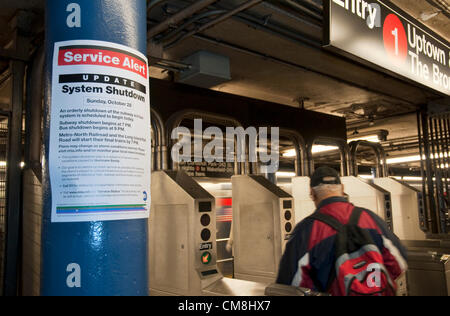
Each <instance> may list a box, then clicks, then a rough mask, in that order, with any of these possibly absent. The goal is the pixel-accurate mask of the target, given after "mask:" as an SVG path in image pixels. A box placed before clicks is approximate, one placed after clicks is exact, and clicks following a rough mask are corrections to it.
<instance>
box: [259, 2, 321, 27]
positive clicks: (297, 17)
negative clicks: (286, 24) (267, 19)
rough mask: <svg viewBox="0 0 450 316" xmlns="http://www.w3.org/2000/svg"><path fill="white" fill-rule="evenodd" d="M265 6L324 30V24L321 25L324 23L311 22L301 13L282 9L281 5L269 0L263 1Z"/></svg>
mask: <svg viewBox="0 0 450 316" xmlns="http://www.w3.org/2000/svg"><path fill="white" fill-rule="evenodd" d="M263 6H265V7H267V8H269V9H270V10H273V11H275V12H277V13H280V14H282V15H284V16H286V17H289V18H291V19H293V20H296V21H298V22H300V23H305V24H308V25H309V26H312V27H317V28H320V29H321V30H322V25H321V24H322V23H313V22H311V21H307V20H305V19H304V18H302V17H300V16H299V15H296V14H294V13H291V12H289V11H286V10H285V9H282V8H281V7H279V6H276V5H273V4H270V3H268V2H264V3H263Z"/></svg>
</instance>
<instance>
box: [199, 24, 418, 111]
mask: <svg viewBox="0 0 450 316" xmlns="http://www.w3.org/2000/svg"><path fill="white" fill-rule="evenodd" d="M274 33H275V32H274ZM277 35H278V36H280V37H282V38H288V37H287V36H285V35H283V34H280V33H278V34H277ZM193 37H195V38H198V39H201V40H203V41H205V42H208V43H212V44H214V45H218V46H222V47H226V48H229V49H232V50H235V51H239V52H242V53H245V54H247V55H251V56H254V57H258V58H262V59H264V60H270V61H272V62H274V63H277V64H280V65H284V66H288V67H292V68H295V69H300V70H303V71H310V72H313V73H315V74H317V75H320V76H323V77H326V78H329V79H332V80H334V81H336V82H340V83H345V84H348V85H350V86H352V87H356V88H359V89H364V90H367V91H370V92H374V93H377V94H380V95H384V96H387V97H390V98H392V99H394V100H400V101H402V102H405V103H408V104H411V102H410V101H408V100H404V99H403V98H401V97H398V96H394V95H391V94H389V93H386V92H384V91H381V90H378V89H373V88H371V87H370V86H364V85H362V84H359V83H356V82H353V81H349V80H345V79H343V78H339V77H337V76H335V75H333V74H329V73H325V72H322V71H319V70H316V69H313V68H310V67H308V66H303V65H300V64H297V63H293V62H290V61H287V60H282V59H280V58H277V57H274V56H271V55H267V54H264V53H260V52H257V51H254V50H252V49H250V48H246V47H242V46H239V45H237V44H233V43H230V42H226V41H224V40H221V39H217V38H212V37H209V36H206V35H203V34H195V35H193ZM288 39H289V40H291V41H293V42H295V43H298V44H300V45H306V43H304V42H301V41H298V40H296V39H294V38H288ZM414 113H415V112H414Z"/></svg>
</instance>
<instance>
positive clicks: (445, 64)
mask: <svg viewBox="0 0 450 316" xmlns="http://www.w3.org/2000/svg"><path fill="white" fill-rule="evenodd" d="M327 2H328V3H327V4H326V5H325V20H326V23H328V26H325V42H326V46H327V47H329V48H331V49H337V50H338V51H339V52H341V53H344V54H345V55H348V56H349V57H351V58H355V57H356V58H357V59H358V60H363V61H366V62H369V63H371V64H374V65H376V66H379V67H382V68H384V69H386V70H388V71H390V72H392V73H395V74H398V75H400V76H403V77H405V78H408V79H410V80H413V81H415V82H417V83H420V84H422V85H424V86H427V87H429V88H432V89H434V90H436V91H438V92H441V93H443V94H445V95H450V46H449V43H448V42H447V41H446V40H444V39H442V38H440V37H439V36H437V35H436V34H434V33H433V32H431V31H429V30H427V29H426V28H425V27H424V26H422V25H420V24H419V23H417V22H416V21H415V20H413V19H412V18H411V17H410V16H408V15H407V14H406V13H404V12H403V11H401V10H399V9H397V8H393V6H392V5H388V4H386V3H384V2H383V1H378V0H369V1H365V0H327Z"/></svg>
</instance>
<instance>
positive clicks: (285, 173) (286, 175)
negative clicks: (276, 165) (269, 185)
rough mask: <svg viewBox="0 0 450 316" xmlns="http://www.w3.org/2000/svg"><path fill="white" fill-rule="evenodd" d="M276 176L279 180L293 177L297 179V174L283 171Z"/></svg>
mask: <svg viewBox="0 0 450 316" xmlns="http://www.w3.org/2000/svg"><path fill="white" fill-rule="evenodd" d="M276 176H277V177H278V178H292V177H295V176H296V174H295V172H282V171H279V172H277V173H276Z"/></svg>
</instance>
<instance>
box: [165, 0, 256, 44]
mask: <svg viewBox="0 0 450 316" xmlns="http://www.w3.org/2000/svg"><path fill="white" fill-rule="evenodd" d="M261 2H263V0H250V1H247V2H246V3H244V4H242V5H240V6H238V7H237V8H235V9H233V10H231V11H229V12H228V13H225V14H223V15H221V16H220V17H218V18H217V19H214V20H212V21H210V22H208V23H206V24H204V25H202V26H200V27H199V28H197V29H195V30H193V31H190V32H188V33H187V34H185V35H183V36H182V37H181V38H179V39H178V40H176V41H175V42H172V43H170V44H169V45H167V46H166V47H164V49H169V48H171V47H173V46H174V45H176V44H178V43H180V42H182V41H183V40H185V39H186V38H189V37H191V36H192V35H195V34H197V33H200V32H203V31H205V30H207V29H209V28H211V27H213V26H215V25H217V24H219V23H220V22H223V21H225V20H227V19H228V18H230V17H232V16H233V15H235V14H237V13H239V12H242V11H245V10H247V9H249V8H251V7H253V6H255V5H257V4H259V3H261Z"/></svg>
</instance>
